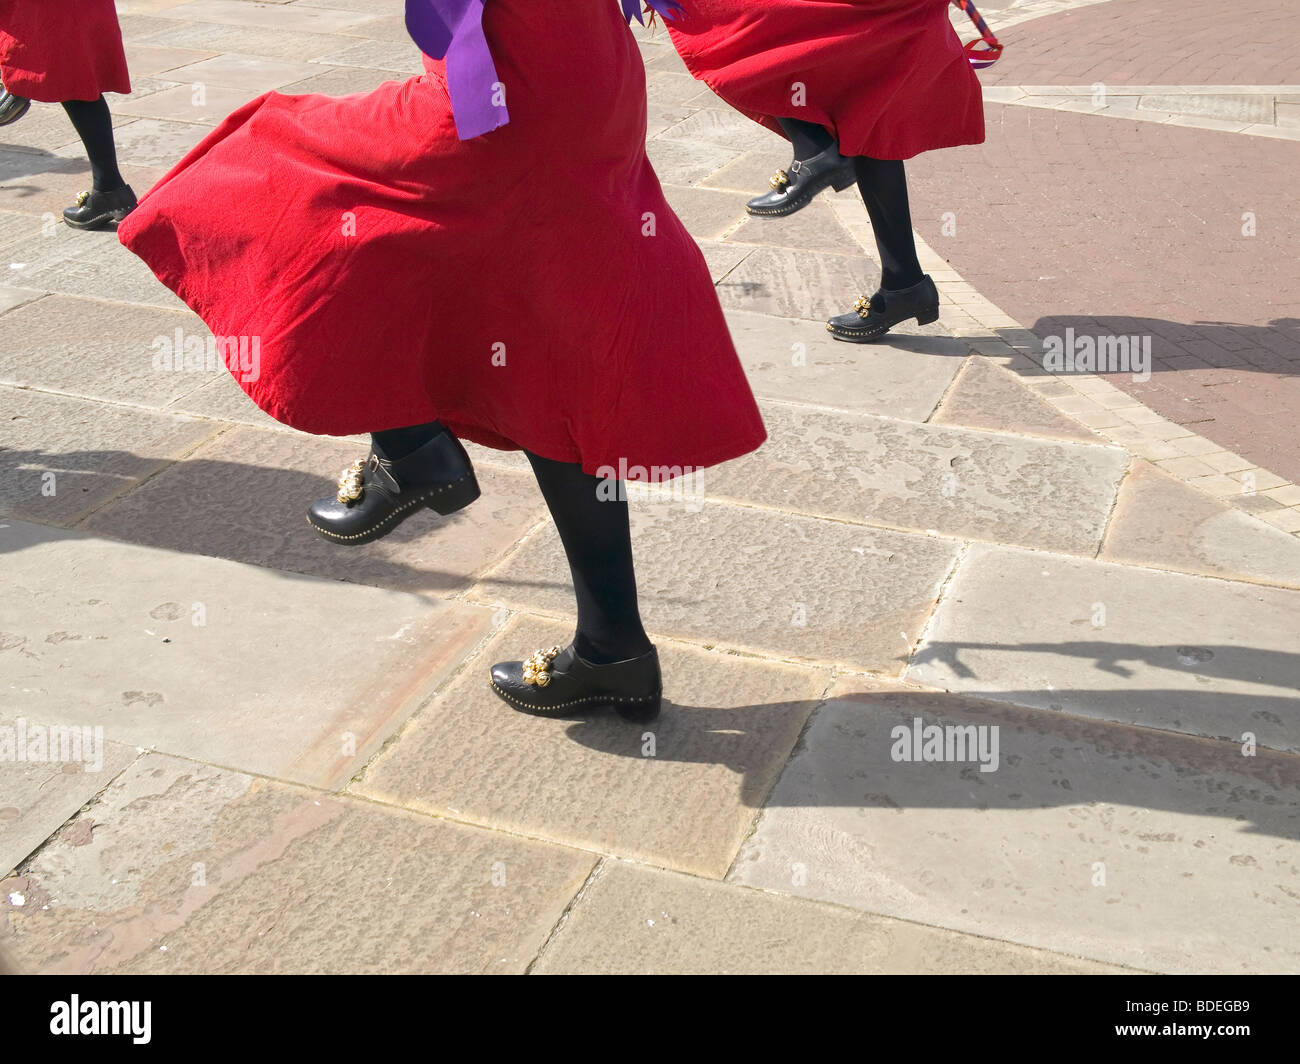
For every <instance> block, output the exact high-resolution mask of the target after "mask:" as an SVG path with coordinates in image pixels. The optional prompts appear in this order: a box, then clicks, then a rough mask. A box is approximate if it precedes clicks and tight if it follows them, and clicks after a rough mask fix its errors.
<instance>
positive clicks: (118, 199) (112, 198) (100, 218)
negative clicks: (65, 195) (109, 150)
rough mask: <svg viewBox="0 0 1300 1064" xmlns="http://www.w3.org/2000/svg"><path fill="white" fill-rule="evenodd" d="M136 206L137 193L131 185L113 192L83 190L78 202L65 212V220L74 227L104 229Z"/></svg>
mask: <svg viewBox="0 0 1300 1064" xmlns="http://www.w3.org/2000/svg"><path fill="white" fill-rule="evenodd" d="M135 208H136V200H135V193H134V192H132V191H131V186H130V185H123V186H122V187H121V188H115V189H113V191H112V192H100V191H98V190H97V189H96V190H92V191H90V192H82V193H81V194H80V195H79V196H77V202H76V203H75V204H73V205H72V206H71V207H69V208H68V209H67V210H65V211H64V212H63V220H64V221H65V222H67V223H68V224H69V225H70V226H72V228H73V229H103V228H104V227H105V226H107V225H110V224H112V225H116V224H117V223H118V222H120V221H121V220H122V219H123V218H125V217H126V216H127V215H128V214H130V213H131V212H132V211H133V210H135Z"/></svg>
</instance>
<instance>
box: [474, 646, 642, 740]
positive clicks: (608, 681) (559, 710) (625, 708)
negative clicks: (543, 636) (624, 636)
mask: <svg viewBox="0 0 1300 1064" xmlns="http://www.w3.org/2000/svg"><path fill="white" fill-rule="evenodd" d="M663 689H664V685H663V679H662V678H661V676H660V673H659V652H658V651H656V650H655V649H654V648H653V647H652V648H651V649H650V650H649V651H647V652H646V653H645V654H642V655H641V656H640V657H636V658H628V659H627V660H626V661H616V662H613V663H612V664H609V665H593V664H592V663H591V662H589V661H584V660H583V659H582V658H581V657H579V656H578V652H577V651H576V650H575V649H574V648H573V645H572V644H570V645H569V646H567V647H565V648H564V649H563V650H561V649H560V648H559V647H551V648H550V649H549V650H539V651H537V652H536V653H535V654H533V655H532V656H531V657H529V659H528V660H527V661H503V662H500V663H499V664H497V665H493V666H492V690H493V691H495V692H496V693H497V694H498V695H499V696H500V697H501V698H503V699H505V700H506V701H507V702H509V703H510V704H511V705H512V706H514V707H515V708H516V709H520V710H523V711H524V712H525V713H534V714H538V715H542V716H548V715H549V716H560V717H567V716H572V715H574V714H581V715H584V716H585V715H587V714H589V713H600V712H606V711H608V710H614V711H615V712H616V713H618V714H619V715H620V716H621V717H623V718H625V719H626V720H631V721H638V722H644V721H650V720H653V719H654V718H655V717H657V716H658V715H659V707H660V704H661V703H662V701H663Z"/></svg>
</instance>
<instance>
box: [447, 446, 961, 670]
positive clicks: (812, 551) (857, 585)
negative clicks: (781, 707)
mask: <svg viewBox="0 0 1300 1064" xmlns="http://www.w3.org/2000/svg"><path fill="white" fill-rule="evenodd" d="M713 473H715V470H706V471H705V473H704V474H703V475H702V476H703V479H704V483H705V484H707V485H709V487H710V488H711V487H712V481H710V480H709V479H708V475H709V474H713ZM688 507H689V509H688ZM693 510H694V512H692V511H693ZM632 542H633V544H634V549H635V553H636V565H637V585H638V590H639V592H640V596H641V614H642V617H643V618H644V620H645V625H646V628H647V629H648V630H650V631H652V632H660V633H664V634H666V635H673V636H679V637H681V638H684V639H688V640H691V641H693V642H699V643H705V644H708V645H717V646H725V647H732V648H739V649H743V650H747V651H751V652H756V653H762V654H767V655H772V656H775V657H778V658H785V659H802V660H807V661H823V662H837V661H838V662H846V663H852V664H853V665H854V666H856V667H859V668H864V669H870V670H873V671H879V672H884V673H897V672H898V671H900V669H901V668H902V667H903V664H904V663H905V661H906V660H907V656H908V654H909V652H910V650H911V647H912V645H913V642H914V641H915V640H916V638H917V637H918V634H919V632H920V629H921V627H922V625H924V623H925V620H926V618H927V617H928V616H929V614H930V610H931V608H932V607H933V604H934V602H935V601H936V599H937V598H938V595H939V589H940V587H941V586H942V584H943V581H944V579H945V577H946V576H947V574H948V572H949V570H950V569H951V567H952V564H953V562H954V560H955V559H956V557H957V552H958V544H956V543H954V542H953V541H951V540H942V539H935V538H932V537H928V536H918V535H906V534H902V533H897V532H888V531H883V530H879V529H874V528H866V527H862V526H853V525H848V524H844V523H841V522H837V521H822V520H816V519H812V518H801V517H796V516H793V515H790V514H784V513H777V512H772V511H766V510H756V509H748V508H742V507H737V506H728V505H724V504H721V503H717V502H708V501H704V502H702V503H699V504H698V508H697V504H696V503H694V502H689V501H683V500H679V501H677V502H672V501H668V502H660V501H655V502H653V503H649V502H645V503H641V502H638V503H634V504H633V506H632ZM472 597H473V598H474V599H475V600H476V601H479V602H498V601H499V602H503V603H508V604H510V605H513V606H519V607H521V608H526V609H530V610H539V611H541V612H545V613H548V614H551V615H552V616H559V617H566V618H567V617H571V616H572V615H573V591H572V589H571V588H570V586H569V569H568V563H567V562H566V561H565V558H564V551H563V549H562V547H561V545H560V542H559V537H558V536H556V534H555V531H554V526H552V525H551V524H549V522H548V523H547V524H546V525H544V526H543V527H542V528H541V529H540V530H539V531H538V532H537V533H535V534H534V535H533V536H531V537H530V538H529V539H528V541H527V542H526V543H524V544H523V546H522V547H520V549H519V550H518V551H517V552H516V553H515V554H514V555H512V556H511V557H510V558H509V559H507V560H506V561H505V562H504V563H503V564H502V565H501V566H500V567H498V568H496V569H494V570H492V571H491V572H490V573H489V575H488V576H487V577H485V578H484V580H483V582H482V583H481V584H480V585H479V586H477V587H476V588H474V590H473V592H472Z"/></svg>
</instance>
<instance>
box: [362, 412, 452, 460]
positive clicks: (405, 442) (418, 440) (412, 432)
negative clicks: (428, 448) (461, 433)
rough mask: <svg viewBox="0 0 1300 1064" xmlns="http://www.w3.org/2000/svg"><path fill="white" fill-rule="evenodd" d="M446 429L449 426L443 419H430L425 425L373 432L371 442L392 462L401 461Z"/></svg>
mask: <svg viewBox="0 0 1300 1064" xmlns="http://www.w3.org/2000/svg"><path fill="white" fill-rule="evenodd" d="M446 431H447V427H446V426H445V425H443V423H442V422H441V421H429V422H427V423H425V424H423V425H410V426H407V427H406V428H400V429H385V430H384V431H383V432H372V433H371V434H370V444H371V446H372V447H373V448H374V450H375V452H376V453H377V454H378V455H379V456H380V457H382V458H387V459H388V460H389V461H390V462H400V461H401V460H402V459H403V458H405V457H406V456H407V455H408V454H411V453H412V452H414V451H418V450H419V449H420V448H421V447H423V446H424V445H425V444H426V443H428V442H429V441H430V440H431V439H433V438H434V437H435V436H440V435H441V434H442V433H444V432H446Z"/></svg>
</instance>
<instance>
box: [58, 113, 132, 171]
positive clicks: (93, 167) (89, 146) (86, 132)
mask: <svg viewBox="0 0 1300 1064" xmlns="http://www.w3.org/2000/svg"><path fill="white" fill-rule="evenodd" d="M63 109H64V110H65V111H67V113H68V117H69V118H70V119H72V126H73V128H74V129H75V130H76V131H77V136H79V137H80V138H81V143H82V144H84V145H85V146H86V155H87V156H88V157H89V159H90V172H91V174H92V175H93V177H94V188H95V191H96V192H113V191H115V190H117V189H119V188H121V187H122V186H123V185H125V184H126V182H125V181H124V180H122V174H121V171H119V170H118V168H117V147H116V146H115V145H114V143H113V119H112V116H111V115H110V114H109V113H108V101H107V100H105V99H104V97H103V96H100V98H99V99H98V100H65V101H64V102H63Z"/></svg>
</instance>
